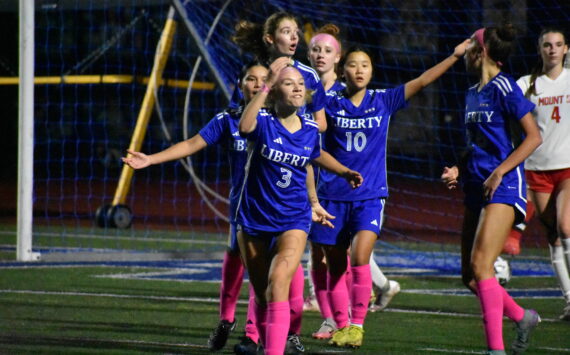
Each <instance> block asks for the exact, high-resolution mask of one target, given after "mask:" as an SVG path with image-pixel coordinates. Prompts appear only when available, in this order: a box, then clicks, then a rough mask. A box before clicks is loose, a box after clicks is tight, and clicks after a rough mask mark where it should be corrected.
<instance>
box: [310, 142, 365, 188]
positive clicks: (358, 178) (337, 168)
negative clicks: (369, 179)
mask: <svg viewBox="0 0 570 355" xmlns="http://www.w3.org/2000/svg"><path fill="white" fill-rule="evenodd" d="M313 162H314V163H316V164H317V165H319V166H320V167H321V168H323V169H327V170H328V171H330V172H331V173H334V174H336V175H338V176H340V177H343V178H344V179H346V181H348V183H349V184H350V185H351V186H352V187H353V188H357V187H359V186H360V185H362V182H363V181H364V178H362V175H360V173H359V172H358V171H354V170H351V169H349V168H347V167H346V166H344V165H342V164H341V163H339V161H338V160H336V159H335V158H334V157H333V156H332V155H330V154H329V153H327V152H325V151H324V150H321V155H320V156H319V157H318V158H317V159H313Z"/></svg>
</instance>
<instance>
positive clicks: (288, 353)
mask: <svg viewBox="0 0 570 355" xmlns="http://www.w3.org/2000/svg"><path fill="white" fill-rule="evenodd" d="M304 353H305V347H304V346H303V344H302V343H301V338H299V336H298V335H297V334H289V336H287V344H286V345H285V355H297V354H304Z"/></svg>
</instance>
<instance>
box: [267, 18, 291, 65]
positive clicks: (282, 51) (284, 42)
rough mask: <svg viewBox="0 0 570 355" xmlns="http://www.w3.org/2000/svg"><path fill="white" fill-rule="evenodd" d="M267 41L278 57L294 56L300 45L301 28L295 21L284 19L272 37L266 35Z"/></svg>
mask: <svg viewBox="0 0 570 355" xmlns="http://www.w3.org/2000/svg"><path fill="white" fill-rule="evenodd" d="M265 41H266V42H267V43H269V44H270V45H271V47H272V48H273V50H274V51H275V52H276V53H277V54H278V55H284V56H288V57H290V56H292V55H294V54H295V50H296V49H297V45H298V44H299V27H298V26H297V22H295V21H294V20H293V19H289V18H284V19H282V20H281V21H280V22H279V26H277V30H275V33H273V34H272V35H269V34H268V35H266V37H265Z"/></svg>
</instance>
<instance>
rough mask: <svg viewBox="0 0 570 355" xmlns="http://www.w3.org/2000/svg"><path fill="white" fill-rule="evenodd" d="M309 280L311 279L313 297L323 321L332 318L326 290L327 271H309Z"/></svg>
mask: <svg viewBox="0 0 570 355" xmlns="http://www.w3.org/2000/svg"><path fill="white" fill-rule="evenodd" d="M311 278H312V279H313V285H314V287H315V297H316V299H317V303H318V304H319V309H320V311H321V316H322V317H323V319H327V318H332V310H331V305H330V303H329V296H328V290H327V270H326V269H324V270H313V271H311Z"/></svg>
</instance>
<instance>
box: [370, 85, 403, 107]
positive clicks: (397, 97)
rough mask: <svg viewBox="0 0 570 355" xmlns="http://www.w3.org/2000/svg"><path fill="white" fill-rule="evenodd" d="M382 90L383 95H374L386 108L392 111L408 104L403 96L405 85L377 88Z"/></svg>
mask: <svg viewBox="0 0 570 355" xmlns="http://www.w3.org/2000/svg"><path fill="white" fill-rule="evenodd" d="M377 91H383V93H384V95H376V96H377V97H378V98H379V99H380V100H381V101H382V103H383V104H384V106H385V107H386V108H387V109H388V111H389V112H391V113H394V112H396V111H398V110H400V109H403V108H405V107H407V106H408V102H407V101H406V96H405V85H400V86H398V87H397V88H394V89H386V90H377Z"/></svg>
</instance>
